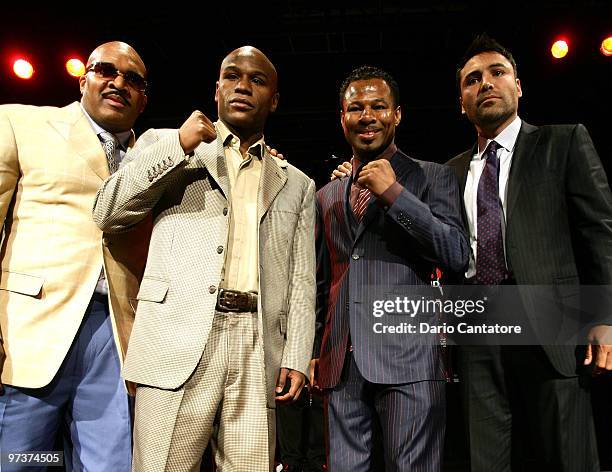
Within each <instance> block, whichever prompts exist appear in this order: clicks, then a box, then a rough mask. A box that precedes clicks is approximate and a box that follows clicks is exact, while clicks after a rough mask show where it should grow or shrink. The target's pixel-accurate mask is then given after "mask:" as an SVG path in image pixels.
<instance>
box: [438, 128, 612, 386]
mask: <svg viewBox="0 0 612 472" xmlns="http://www.w3.org/2000/svg"><path fill="white" fill-rule="evenodd" d="M474 153H475V148H474V147H473V148H472V149H471V150H468V151H466V152H464V153H462V154H460V155H458V156H456V157H455V158H453V159H452V160H450V161H449V162H448V165H450V166H452V167H453V168H454V169H455V171H456V174H457V176H458V178H459V183H460V186H461V190H462V193H463V191H464V190H465V182H466V178H467V173H468V170H469V167H470V161H471V160H472V156H473V155H474ZM507 198H508V204H507V216H506V240H505V241H506V259H507V264H508V266H509V268H510V270H511V271H512V273H513V274H514V278H515V279H516V282H517V283H518V284H520V285H548V286H550V285H552V286H554V287H556V288H557V289H558V291H559V296H560V297H570V298H571V297H573V298H576V300H575V301H571V300H567V305H568V306H579V300H577V297H578V290H577V289H576V288H577V286H578V285H579V284H591V285H602V284H603V285H607V284H610V283H612V195H611V194H610V187H609V185H608V180H607V178H606V174H605V172H604V170H603V167H602V165H601V161H600V159H599V156H598V155H597V151H596V150H595V147H594V146H593V142H592V141H591V138H590V136H589V133H588V131H587V130H586V128H585V127H584V126H583V125H580V124H578V125H551V126H540V127H537V126H532V125H530V124H528V123H525V122H524V121H523V122H522V124H521V130H520V132H519V135H518V138H517V142H516V146H515V149H514V154H513V156H512V164H511V168H510V175H509V178H508V197H507ZM572 286H574V287H576V288H574V289H572ZM561 319H562V318H561V317H559V320H560V322H561ZM548 326H549V327H550V326H551V325H550V324H549V325H548ZM544 350H545V351H546V353H547V354H548V357H549V358H550V360H551V362H552V364H553V366H554V367H555V368H556V369H557V371H558V372H559V373H561V374H563V375H567V376H571V375H575V373H576V366H577V363H576V354H577V353H575V352H574V348H572V347H569V346H544ZM578 357H579V358H580V360H582V358H583V355H582V354H580V353H578Z"/></svg>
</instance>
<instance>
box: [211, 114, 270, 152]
mask: <svg viewBox="0 0 612 472" xmlns="http://www.w3.org/2000/svg"><path fill="white" fill-rule="evenodd" d="M215 127H216V128H217V132H218V133H219V135H220V136H221V142H222V143H223V147H231V148H233V149H235V150H236V151H238V152H240V138H238V136H234V134H233V133H232V132H231V131H230V130H229V129H228V127H227V126H226V124H225V123H223V121H221V120H218V121H216V122H215ZM264 145H265V142H264V137H263V136H262V137H261V139H260V140H259V141H257V142H256V143H255V144H253V145H252V146H251V147H250V148H249V151H248V152H249V154H251V155H252V156H255V157H257V158H258V159H261V158H262V157H263V155H264V151H263V147H264Z"/></svg>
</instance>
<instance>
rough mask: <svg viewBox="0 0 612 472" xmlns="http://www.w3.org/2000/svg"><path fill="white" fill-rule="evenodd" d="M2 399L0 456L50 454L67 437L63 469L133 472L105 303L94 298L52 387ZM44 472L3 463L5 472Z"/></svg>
mask: <svg viewBox="0 0 612 472" xmlns="http://www.w3.org/2000/svg"><path fill="white" fill-rule="evenodd" d="M4 389H5V393H4V395H0V451H1V452H2V453H3V454H4V455H6V454H8V453H11V452H12V453H18V452H19V453H23V452H28V451H52V450H54V445H55V444H57V441H58V439H59V437H58V435H59V434H60V433H61V432H62V431H63V432H64V437H65V438H66V441H65V443H66V446H67V447H66V450H65V455H64V463H65V464H66V469H67V470H69V471H70V470H75V471H88V472H89V471H105V472H106V471H113V472H122V471H126V472H127V471H129V470H130V465H131V460H132V455H131V425H130V411H129V406H128V397H127V393H126V390H125V388H124V386H123V381H122V380H121V375H120V368H119V358H118V354H117V349H116V348H115V342H114V339H113V331H112V326H111V319H110V316H109V310H108V302H107V301H106V297H104V296H101V295H98V294H94V296H93V298H92V300H91V302H90V304H89V306H88V307H87V311H86V313H85V316H84V318H83V322H82V324H81V327H80V328H79V332H78V333H77V336H76V338H75V340H74V342H73V344H72V346H71V347H70V350H69V351H68V354H67V355H66V358H65V359H64V362H63V363H62V365H61V366H60V369H59V371H58V372H57V374H56V375H55V377H54V379H53V380H52V381H51V383H50V384H49V385H47V386H46V387H43V388H38V389H27V388H20V387H12V386H10V385H5V386H4ZM15 470H24V471H27V472H33V471H35V470H46V467H39V468H33V467H27V468H23V467H22V466H19V467H16V466H14V465H10V464H8V463H7V462H6V460H5V461H4V464H3V465H2V472H5V471H6V472H8V471H15Z"/></svg>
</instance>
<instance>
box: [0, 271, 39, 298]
mask: <svg viewBox="0 0 612 472" xmlns="http://www.w3.org/2000/svg"><path fill="white" fill-rule="evenodd" d="M44 282H45V279H43V278H42V277H38V276H36V275H28V274H20V273H19V272H8V271H2V277H0V290H7V291H9V292H15V293H21V294H22V295H29V296H31V297H37V296H38V295H40V292H41V290H42V286H43V283H44Z"/></svg>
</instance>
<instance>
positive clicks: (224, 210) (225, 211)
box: [223, 207, 227, 216]
mask: <svg viewBox="0 0 612 472" xmlns="http://www.w3.org/2000/svg"><path fill="white" fill-rule="evenodd" d="M226 215H227V207H225V208H224V209H223V216H226Z"/></svg>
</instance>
